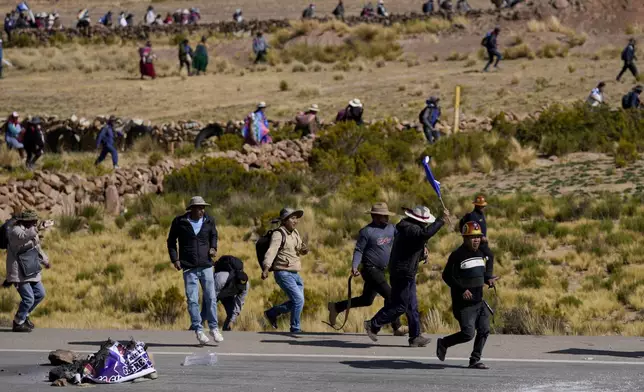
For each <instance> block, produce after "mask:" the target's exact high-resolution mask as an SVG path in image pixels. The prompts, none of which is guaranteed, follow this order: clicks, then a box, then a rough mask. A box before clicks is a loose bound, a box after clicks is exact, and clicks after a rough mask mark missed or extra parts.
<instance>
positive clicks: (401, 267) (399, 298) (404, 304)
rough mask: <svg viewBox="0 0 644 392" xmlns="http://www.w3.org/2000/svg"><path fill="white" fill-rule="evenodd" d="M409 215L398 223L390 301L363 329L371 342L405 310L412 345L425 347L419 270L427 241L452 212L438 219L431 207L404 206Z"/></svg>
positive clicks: (428, 340) (391, 267) (446, 221)
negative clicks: (420, 307) (421, 330)
mask: <svg viewBox="0 0 644 392" xmlns="http://www.w3.org/2000/svg"><path fill="white" fill-rule="evenodd" d="M405 215H407V218H405V219H403V220H401V221H400V223H398V225H396V235H395V237H394V244H393V246H392V249H391V258H390V260H389V274H390V281H391V300H390V302H389V303H388V304H386V305H385V306H384V307H383V308H382V309H380V311H378V313H376V315H375V316H374V317H373V318H372V319H371V320H367V321H365V322H364V328H365V330H366V332H367V335H368V336H369V338H370V339H371V340H372V341H374V342H375V341H377V340H378V336H377V334H378V332H379V331H380V328H382V326H384V325H386V324H390V323H392V322H394V320H396V319H397V318H398V317H400V316H401V315H402V314H403V313H405V314H406V315H407V320H408V322H409V346H410V347H425V346H426V345H427V344H429V342H431V339H430V338H427V337H424V336H422V335H421V334H420V315H419V314H418V300H417V298H416V273H417V272H418V263H419V262H420V261H421V259H422V258H423V256H424V253H425V244H426V243H427V241H428V240H429V239H430V238H432V237H433V236H434V234H436V233H437V232H438V231H439V230H440V229H441V227H443V225H444V224H445V223H447V224H448V225H449V224H450V216H449V211H448V210H447V209H445V210H444V211H443V217H441V218H438V219H436V218H435V217H434V216H433V215H432V214H431V213H430V211H429V208H427V207H424V206H418V207H415V208H414V209H413V210H412V209H408V208H406V209H405Z"/></svg>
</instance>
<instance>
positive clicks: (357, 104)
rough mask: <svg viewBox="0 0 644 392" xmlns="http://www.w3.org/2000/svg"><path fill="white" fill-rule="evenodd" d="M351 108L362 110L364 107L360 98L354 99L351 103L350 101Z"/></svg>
mask: <svg viewBox="0 0 644 392" xmlns="http://www.w3.org/2000/svg"><path fill="white" fill-rule="evenodd" d="M349 106H351V107H354V108H361V107H362V102H360V100H359V99H358V98H354V99H352V100H351V101H349Z"/></svg>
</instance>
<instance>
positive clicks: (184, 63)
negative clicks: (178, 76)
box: [179, 59, 192, 76]
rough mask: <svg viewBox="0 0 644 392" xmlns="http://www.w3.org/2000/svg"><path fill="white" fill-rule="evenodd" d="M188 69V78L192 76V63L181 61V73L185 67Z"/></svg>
mask: <svg viewBox="0 0 644 392" xmlns="http://www.w3.org/2000/svg"><path fill="white" fill-rule="evenodd" d="M184 66H185V67H186V70H187V71H188V76H190V75H192V71H191V70H190V69H191V68H192V64H191V62H190V61H188V60H187V59H186V60H179V72H181V70H182V69H183V67H184Z"/></svg>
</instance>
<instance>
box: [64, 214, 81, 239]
mask: <svg viewBox="0 0 644 392" xmlns="http://www.w3.org/2000/svg"><path fill="white" fill-rule="evenodd" d="M84 227H85V219H84V218H83V217H80V216H76V215H63V216H61V217H60V219H59V220H58V230H60V232H61V233H63V234H65V235H69V234H72V233H75V232H77V231H80V230H82V229H83V228H84Z"/></svg>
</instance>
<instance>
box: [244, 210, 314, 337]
mask: <svg viewBox="0 0 644 392" xmlns="http://www.w3.org/2000/svg"><path fill="white" fill-rule="evenodd" d="M303 215H304V211H302V210H294V209H292V208H283V209H282V210H281V211H280V216H279V217H278V218H276V219H274V220H273V223H278V222H279V224H280V226H279V228H278V229H277V230H273V231H269V233H267V235H265V236H264V237H262V239H260V241H258V243H257V248H256V249H257V257H258V259H259V260H260V262H261V265H262V280H266V279H267V278H268V275H269V273H270V271H273V272H274V275H275V282H277V284H278V285H279V286H280V288H281V289H282V290H284V293H286V295H287V297H288V301H287V302H284V303H283V304H281V305H276V306H273V307H272V308H270V309H268V310H267V311H265V312H264V316H265V317H266V319H267V320H268V322H269V324H270V325H271V326H272V327H273V328H275V329H277V317H278V316H280V315H282V314H284V313H291V332H294V333H297V332H302V327H301V323H300V316H301V314H302V309H304V282H303V281H302V277H301V276H300V275H299V271H300V270H301V269H302V263H301V261H300V256H304V255H306V254H307V253H309V248H308V246H307V245H306V244H305V243H304V241H303V240H302V237H300V233H299V232H298V231H297V229H296V228H295V227H296V226H297V223H298V220H299V219H300V218H301V217H302V216H303ZM267 238H270V242H269V244H268V247H267V249H266V246H265V244H266V239H267ZM263 250H264V252H262V251H263ZM262 253H264V254H263V255H262Z"/></svg>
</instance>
